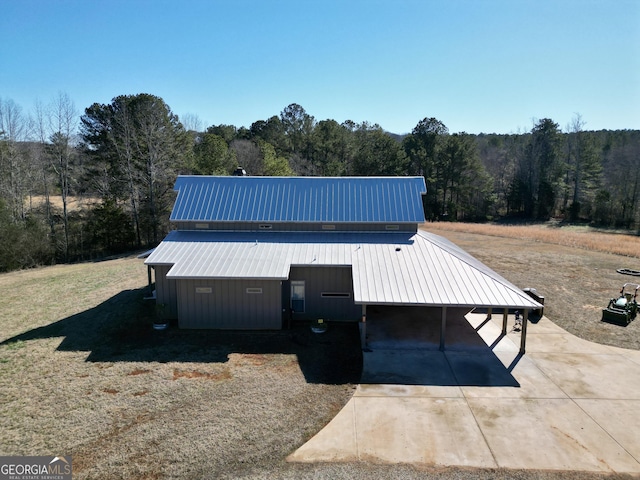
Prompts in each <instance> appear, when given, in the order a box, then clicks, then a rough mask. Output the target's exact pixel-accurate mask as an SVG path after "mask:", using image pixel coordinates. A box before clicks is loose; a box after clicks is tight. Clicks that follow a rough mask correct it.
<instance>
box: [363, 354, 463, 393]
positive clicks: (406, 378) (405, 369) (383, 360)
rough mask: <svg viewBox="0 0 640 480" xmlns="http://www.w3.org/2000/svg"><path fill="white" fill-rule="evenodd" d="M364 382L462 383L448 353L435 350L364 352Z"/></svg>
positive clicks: (440, 384) (439, 384) (444, 384)
mask: <svg viewBox="0 0 640 480" xmlns="http://www.w3.org/2000/svg"><path fill="white" fill-rule="evenodd" d="M360 383H362V384H371V383H391V384H400V385H426V386H428V385H437V386H457V385H458V383H457V382H456V379H455V377H454V376H453V372H452V371H451V368H450V367H449V364H448V362H447V359H446V357H445V356H444V354H443V353H442V352H439V351H431V350H422V351H421V350H409V351H404V350H382V351H375V352H363V371H362V379H361V381H360Z"/></svg>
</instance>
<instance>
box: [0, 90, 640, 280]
mask: <svg viewBox="0 0 640 480" xmlns="http://www.w3.org/2000/svg"><path fill="white" fill-rule="evenodd" d="M585 125H586V122H585V121H584V120H583V119H582V117H581V116H580V115H579V114H576V115H575V116H574V118H573V119H572V120H571V122H570V123H569V124H568V125H566V126H565V127H564V128H561V127H560V126H559V125H558V124H557V123H555V122H554V121H553V120H552V119H549V118H543V119H541V120H536V121H534V122H533V125H532V128H531V130H530V131H527V132H521V133H516V134H479V135H472V134H467V133H464V132H461V133H450V132H449V130H448V128H447V127H446V126H445V125H444V124H443V123H442V122H441V121H440V120H438V119H436V118H429V117H425V118H424V119H423V120H420V121H419V122H418V124H417V125H416V126H415V128H414V129H413V130H412V131H411V133H409V134H406V135H397V134H392V133H389V132H386V131H384V130H383V129H382V128H381V127H380V126H379V125H378V124H372V123H369V122H366V121H365V122H362V123H355V122H353V121H345V122H343V123H338V122H336V121H335V120H330V119H328V120H320V121H318V120H316V119H315V118H314V117H313V116H312V115H310V114H308V113H307V112H306V111H305V110H304V108H303V107H301V106H300V105H298V104H291V105H289V106H287V107H286V108H284V109H283V110H282V112H280V114H279V115H274V116H272V117H270V118H268V119H266V120H257V121H255V122H254V123H253V124H252V125H251V126H250V128H245V127H240V128H236V127H235V126H233V125H212V126H210V127H208V128H206V129H205V128H203V126H202V125H201V122H200V121H199V119H198V118H197V117H196V116H194V115H185V116H184V118H182V119H179V118H178V116H177V115H175V114H174V113H173V112H172V111H171V109H170V107H169V106H168V105H167V104H166V103H165V102H164V100H163V99H162V98H160V97H157V96H154V95H149V94H138V95H122V96H118V97H116V98H114V99H113V100H112V101H111V102H110V103H109V104H98V103H94V104H93V105H91V106H89V107H87V108H86V109H85V110H84V113H83V114H80V113H79V112H78V111H77V109H76V107H75V105H74V103H73V101H72V100H71V99H70V97H69V96H68V95H66V94H64V93H61V94H59V96H58V97H57V98H56V99H54V100H53V101H52V102H51V103H50V104H48V105H43V104H36V106H35V108H34V109H33V111H31V112H26V113H25V112H24V110H23V109H22V107H21V106H19V105H17V104H15V103H14V102H13V101H12V100H10V99H9V100H7V99H5V100H3V99H1V98H0V271H8V270H13V269H18V268H26V267H31V266H35V265H43V264H53V263H56V262H69V261H78V260H88V259H96V258H101V257H104V256H105V255H109V254H114V253H120V252H124V251H129V250H132V249H139V248H143V247H150V246H155V245H157V243H158V242H159V241H161V240H162V238H163V237H164V235H165V234H166V233H167V231H168V229H169V222H168V219H169V213H170V209H171V206H172V203H173V199H174V195H175V194H174V192H173V185H174V182H175V180H176V177H177V175H179V174H196V175H200V174H202V175H229V174H231V173H232V172H233V171H234V170H235V169H236V168H237V166H238V165H241V166H242V167H244V169H245V170H246V171H247V173H248V174H250V175H280V176H287V175H324V176H344V175H355V176H371V175H391V176H395V175H421V176H424V177H425V180H426V184H427V195H426V196H425V197H424V209H425V217H426V218H427V220H428V221H474V222H476V221H477V222H482V221H499V220H516V219H517V220H518V221H546V220H549V219H550V218H556V219H558V218H559V219H562V220H564V221H567V222H581V223H589V224H592V225H595V226H599V227H603V228H618V229H626V230H632V231H637V230H638V229H640V209H639V208H638V197H639V196H640V191H639V190H640V188H639V187H640V185H639V180H640V131H638V130H616V131H609V130H602V131H588V130H585Z"/></svg>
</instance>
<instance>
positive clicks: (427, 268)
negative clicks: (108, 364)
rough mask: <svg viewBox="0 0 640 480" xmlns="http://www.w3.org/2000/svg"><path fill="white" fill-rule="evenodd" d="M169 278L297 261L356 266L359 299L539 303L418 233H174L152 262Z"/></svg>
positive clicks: (214, 275) (241, 273)
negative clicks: (162, 266)
mask: <svg viewBox="0 0 640 480" xmlns="http://www.w3.org/2000/svg"><path fill="white" fill-rule="evenodd" d="M145 264H149V265H173V266H172V268H171V269H170V270H169V272H168V274H167V278H168V279H205V278H206V279H240V278H247V279H249V278H250V279H274V280H285V279H287V278H288V276H289V270H290V268H291V266H311V265H318V266H338V265H340V266H351V267H352V273H353V291H354V301H355V302H356V303H359V304H394V305H438V306H442V305H447V306H486V307H509V308H540V307H541V305H539V304H538V303H537V302H535V301H534V300H533V299H531V298H530V297H529V296H528V295H526V294H525V293H524V292H523V291H522V290H521V289H519V288H518V287H516V286H515V285H513V284H512V283H510V282H509V281H508V280H506V279H504V278H502V277H501V276H500V275H498V274H497V273H496V272H494V271H493V270H491V269H490V268H489V267H487V266H486V265H484V264H483V263H481V262H480V261H478V260H477V259H475V258H474V257H472V256H471V255H469V254H468V253H466V252H465V251H464V250H462V249H460V248H459V247H458V246H456V245H455V244H453V243H451V242H449V241H448V240H446V239H444V238H442V237H440V236H437V235H434V234H431V233H427V232H423V231H418V232H417V233H327V232H325V233H312V232H286V233H284V232H257V233H256V232H254V233H250V232H195V231H174V232H171V233H170V234H169V235H168V236H167V238H166V239H165V240H164V241H163V242H162V243H161V244H160V245H159V246H158V247H157V248H156V250H155V251H154V252H153V253H152V254H151V255H150V256H149V258H148V259H147V260H146V261H145Z"/></svg>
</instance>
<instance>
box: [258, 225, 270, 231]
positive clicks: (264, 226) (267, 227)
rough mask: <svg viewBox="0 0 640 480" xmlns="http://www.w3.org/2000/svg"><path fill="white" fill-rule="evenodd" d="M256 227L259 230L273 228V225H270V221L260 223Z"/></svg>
mask: <svg viewBox="0 0 640 480" xmlns="http://www.w3.org/2000/svg"><path fill="white" fill-rule="evenodd" d="M258 228H259V229H260V230H271V229H272V228H273V225H271V224H270V223H262V224H260V225H259V226H258Z"/></svg>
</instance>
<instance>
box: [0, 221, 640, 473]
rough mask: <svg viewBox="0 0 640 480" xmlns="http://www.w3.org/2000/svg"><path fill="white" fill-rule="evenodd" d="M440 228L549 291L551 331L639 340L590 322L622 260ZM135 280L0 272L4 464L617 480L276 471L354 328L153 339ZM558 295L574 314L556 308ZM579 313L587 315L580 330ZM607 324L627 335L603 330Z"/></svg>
mask: <svg viewBox="0 0 640 480" xmlns="http://www.w3.org/2000/svg"><path fill="white" fill-rule="evenodd" d="M439 233H442V234H446V235H447V236H450V238H452V239H453V240H455V241H457V242H458V243H459V244H460V245H461V246H462V247H463V248H465V249H467V250H468V251H470V252H471V253H474V254H475V255H476V256H478V257H479V258H480V259H481V260H483V261H485V262H486V263H488V264H489V265H490V266H491V267H492V268H494V269H495V270H497V271H498V272H499V273H502V274H503V275H505V276H506V277H507V278H509V279H510V280H512V281H513V282H514V283H516V284H519V285H521V286H529V285H528V283H529V281H531V282H532V283H533V285H531V286H536V287H538V288H539V289H540V290H542V291H543V292H542V293H544V294H545V295H546V296H547V300H548V307H547V314H548V316H549V317H550V318H551V319H552V320H554V321H556V322H557V323H560V324H561V325H562V324H563V323H564V324H567V325H571V326H572V328H573V329H574V330H575V331H577V332H578V333H579V334H581V335H583V336H584V335H585V334H586V336H587V337H589V336H594V337H595V338H600V339H601V340H605V341H607V342H609V343H614V344H615V343H616V342H618V343H619V344H624V341H622V340H624V336H629V335H635V336H636V337H638V327H639V326H640V320H637V321H636V322H632V324H631V325H630V326H629V327H627V328H622V327H616V326H612V325H607V324H601V323H600V322H599V321H598V320H599V317H598V312H597V308H596V307H597V305H598V304H599V303H600V300H601V298H602V299H606V298H608V296H609V295H610V294H613V293H615V289H614V291H613V292H610V288H609V287H613V286H614V284H615V285H617V280H618V278H617V277H616V276H615V275H617V274H610V273H609V271H610V268H611V266H612V265H617V264H619V263H620V262H622V261H626V260H628V259H626V258H624V257H620V256H616V255H611V254H603V253H593V252H585V251H581V250H576V249H575V248H569V247H562V246H557V245H550V244H546V243H542V242H534V241H523V240H518V239H509V238H499V237H488V236H482V235H477V234H467V233H460V232H439ZM595 268H599V269H600V270H598V271H596V270H595ZM604 271H606V272H607V273H606V274H604V273H602V272H604ZM598 272H600V273H598ZM543 282H546V283H547V284H546V285H545V286H544V288H542V283H543ZM145 283H146V269H145V268H144V266H143V265H142V263H141V262H140V261H139V260H137V259H135V258H123V259H118V260H111V261H105V262H98V263H92V264H83V265H66V266H56V267H49V268H43V269H37V270H29V271H22V272H14V273H10V274H5V275H0V289H1V291H2V292H3V295H1V296H0V419H1V421H0V455H43V454H54V453H55V454H65V455H66V454H71V455H73V468H74V478H78V479H83V478H126V479H148V478H158V479H159V478H189V479H190V478H198V479H199V478H234V479H235V478H251V479H262V478H270V479H271V478H273V479H277V478H281V479H299V478H315V479H325V478H332V479H333V478H349V479H370V478H406V479H424V478H438V479H444V480H453V479H466V480H470V479H482V480H485V479H496V480H505V479H521V480H533V479H543V480H549V479H556V478H562V479H565V480H574V479H576V480H577V479H581V480H582V479H604V478H619V479H622V478H629V477H625V476H621V475H604V474H585V473H583V472H561V473H558V472H535V471H524V472H523V471H509V470H480V469H464V468H457V467H427V466H424V467H416V466H410V465H380V464H371V463H345V464H315V465H314V464H311V465H306V464H287V463H286V462H285V461H284V458H285V457H286V456H287V455H288V454H289V453H291V452H292V451H293V450H294V449H295V448H297V447H298V446H300V445H302V444H303V443H304V442H305V441H306V440H307V439H308V438H310V437H311V436H312V435H313V434H315V433H316V432H317V431H318V430H320V429H321V428H322V426H323V425H324V424H326V423H327V422H328V421H329V420H330V419H331V418H332V417H333V416H334V415H335V414H336V413H337V412H338V411H339V410H340V408H341V407H342V406H343V405H344V404H345V402H346V401H347V400H348V399H349V398H350V396H351V395H352V392H353V386H354V383H355V382H357V380H358V375H359V368H360V365H359V363H358V362H359V361H360V351H359V343H358V332H357V329H353V328H351V327H352V326H344V327H339V326H335V325H332V328H330V330H329V332H327V333H326V334H323V335H313V334H311V333H310V330H309V328H308V327H306V326H296V328H294V329H293V330H291V331H282V332H272V333H269V332H265V333H234V332H198V331H196V332H194V331H181V330H177V329H175V328H170V329H168V330H166V331H161V332H158V331H154V330H153V329H152V328H151V322H152V317H151V312H150V311H149V309H148V307H147V305H146V304H145V303H144V302H143V300H142V297H143V292H144V290H143V287H144V286H145ZM609 283H611V285H609ZM565 297H567V298H568V299H569V300H570V303H571V308H569V307H565V306H563V304H562V302H563V301H564V298H565ZM589 305H591V306H592V307H590V306H589ZM576 314H577V315H576ZM580 315H585V318H586V317H588V318H589V320H588V321H582V320H580V321H577V320H576V319H577V318H578V317H579V316H580ZM591 317H593V318H591ZM616 331H617V332H624V335H622V334H619V335H617V334H611V333H610V332H616Z"/></svg>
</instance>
